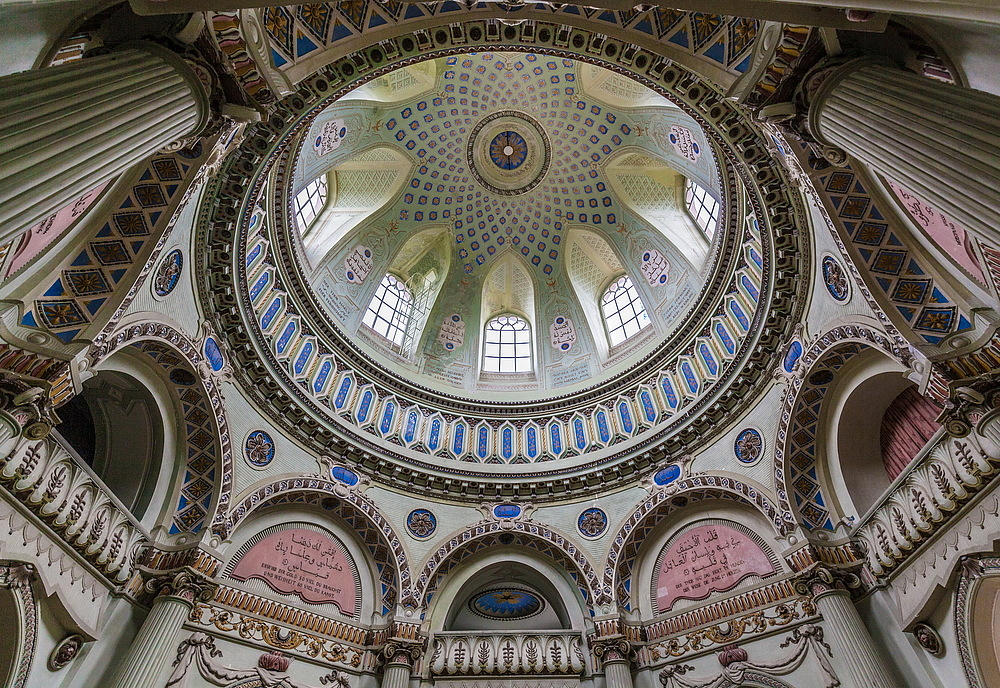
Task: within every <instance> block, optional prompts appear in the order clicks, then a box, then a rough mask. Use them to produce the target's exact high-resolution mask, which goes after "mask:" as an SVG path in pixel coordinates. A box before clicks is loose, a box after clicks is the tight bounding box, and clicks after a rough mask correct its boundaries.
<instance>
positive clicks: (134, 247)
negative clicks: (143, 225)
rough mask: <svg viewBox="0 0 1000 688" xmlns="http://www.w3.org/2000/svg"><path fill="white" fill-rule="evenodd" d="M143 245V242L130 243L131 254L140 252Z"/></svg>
mask: <svg viewBox="0 0 1000 688" xmlns="http://www.w3.org/2000/svg"><path fill="white" fill-rule="evenodd" d="M145 243H146V242H145V241H133V242H132V253H138V252H139V251H141V250H142V245H143V244H145Z"/></svg>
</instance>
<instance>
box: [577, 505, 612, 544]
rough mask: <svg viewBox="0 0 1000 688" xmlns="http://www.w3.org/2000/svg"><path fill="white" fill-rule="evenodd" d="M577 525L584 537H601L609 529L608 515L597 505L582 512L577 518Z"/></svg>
mask: <svg viewBox="0 0 1000 688" xmlns="http://www.w3.org/2000/svg"><path fill="white" fill-rule="evenodd" d="M576 527H577V528H579V530H580V534H581V535H583V536H584V537H587V538H596V537H600V536H602V535H604V531H605V530H607V529H608V515H607V514H606V513H604V510H603V509H598V508H597V507H596V506H595V507H591V508H589V509H585V510H584V511H583V513H581V514H580V518H578V519H577V520H576Z"/></svg>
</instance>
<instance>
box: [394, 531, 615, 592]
mask: <svg viewBox="0 0 1000 688" xmlns="http://www.w3.org/2000/svg"><path fill="white" fill-rule="evenodd" d="M507 545H518V546H521V547H527V548H529V549H533V550H535V551H537V552H539V553H541V554H542V555H544V556H546V557H548V558H550V559H552V560H553V561H555V562H556V563H557V564H559V565H561V566H562V567H563V568H564V569H565V570H566V571H567V573H569V575H570V577H572V578H573V581H574V582H575V583H576V585H577V587H578V588H579V590H580V596H581V597H582V599H583V601H584V602H585V603H587V604H589V605H599V604H606V603H607V602H609V601H610V600H609V599H608V598H607V597H606V596H605V595H602V594H601V586H600V579H599V578H598V575H597V570H596V569H595V568H594V566H593V565H592V564H591V562H590V560H589V559H588V558H587V556H586V554H584V553H583V551H582V550H581V549H580V548H579V547H577V546H576V544H574V543H573V541H572V540H570V539H569V538H568V537H566V536H565V535H563V534H561V533H559V532H556V531H555V530H553V529H552V528H549V527H546V526H542V525H539V524H537V523H532V522H521V521H514V522H500V521H492V522H485V523H479V524H477V525H476V526H473V527H472V528H469V529H468V530H465V531H463V532H461V533H459V534H458V535H456V536H454V537H453V538H451V540H449V541H448V542H447V543H445V544H444V545H442V546H441V547H440V548H439V549H438V550H437V551H436V552H434V554H432V555H431V557H430V558H429V559H428V560H427V562H426V563H425V564H424V567H423V569H421V571H420V575H419V576H418V577H417V580H416V585H415V587H414V591H413V592H414V602H415V603H416V605H417V606H419V607H426V606H427V605H428V603H429V602H430V601H431V599H432V598H433V596H434V594H435V593H436V592H437V590H438V588H439V587H440V585H441V582H442V581H443V580H444V579H445V577H446V576H447V575H448V573H449V572H450V571H451V570H452V569H454V568H455V567H456V566H458V565H459V564H460V563H462V562H463V561H465V560H466V559H467V558H469V557H470V556H472V555H474V554H476V553H477V552H481V551H482V550H484V549H486V548H488V547H494V546H507Z"/></svg>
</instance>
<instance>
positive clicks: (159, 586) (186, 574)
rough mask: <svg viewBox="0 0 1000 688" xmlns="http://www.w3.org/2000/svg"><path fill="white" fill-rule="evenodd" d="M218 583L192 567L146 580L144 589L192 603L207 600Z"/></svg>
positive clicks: (210, 597)
mask: <svg viewBox="0 0 1000 688" xmlns="http://www.w3.org/2000/svg"><path fill="white" fill-rule="evenodd" d="M218 587H219V585H218V583H216V582H215V581H213V580H212V579H210V578H209V577H208V576H206V575H204V574H203V573H199V572H198V571H195V570H194V569H187V568H185V569H181V570H179V571H171V572H169V573H166V574H164V575H162V576H157V577H155V578H150V579H149V580H147V581H146V591H147V592H149V593H151V594H153V595H155V596H156V597H167V596H169V597H179V598H180V599H182V600H185V601H187V602H190V603H191V604H194V603H195V602H209V601H210V600H211V599H212V597H214V596H215V591H216V590H217V589H218Z"/></svg>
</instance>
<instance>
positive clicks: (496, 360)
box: [483, 313, 531, 373]
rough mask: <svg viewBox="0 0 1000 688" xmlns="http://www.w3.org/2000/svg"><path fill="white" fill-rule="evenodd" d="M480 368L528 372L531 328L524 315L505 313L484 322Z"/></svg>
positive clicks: (492, 370) (505, 371)
mask: <svg viewBox="0 0 1000 688" xmlns="http://www.w3.org/2000/svg"><path fill="white" fill-rule="evenodd" d="M483 372H484V373H530V372H531V328H530V327H529V326H528V323H527V322H525V321H524V319H523V318H519V317H518V316H516V315H513V314H511V313H505V314H504V315H498V316H497V317H495V318H493V319H492V320H490V321H489V322H488V323H486V332H485V340H484V343H483Z"/></svg>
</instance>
